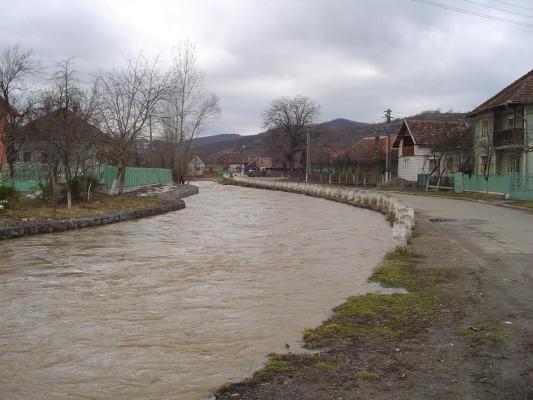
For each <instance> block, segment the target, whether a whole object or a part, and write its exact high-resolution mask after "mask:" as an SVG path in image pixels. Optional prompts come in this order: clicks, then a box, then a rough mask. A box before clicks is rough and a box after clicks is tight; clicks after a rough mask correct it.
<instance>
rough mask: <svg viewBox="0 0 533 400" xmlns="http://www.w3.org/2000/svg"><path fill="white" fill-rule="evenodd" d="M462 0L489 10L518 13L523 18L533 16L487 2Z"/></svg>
mask: <svg viewBox="0 0 533 400" xmlns="http://www.w3.org/2000/svg"><path fill="white" fill-rule="evenodd" d="M463 1H466V2H467V3H471V4H475V5H478V6H481V7H485V8H490V9H491V10H497V11H501V12H504V13H508V14H513V15H518V16H520V17H525V18H533V16H532V15H526V14H522V13H519V12H516V11H509V10H505V9H504V8H499V7H493V6H489V5H487V4H484V3H480V2H478V1H473V0H463Z"/></svg>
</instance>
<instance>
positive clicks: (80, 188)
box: [71, 175, 100, 199]
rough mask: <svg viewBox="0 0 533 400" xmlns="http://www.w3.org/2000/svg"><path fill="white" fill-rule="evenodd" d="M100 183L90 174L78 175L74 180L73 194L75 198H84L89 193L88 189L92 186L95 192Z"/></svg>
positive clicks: (92, 190)
mask: <svg viewBox="0 0 533 400" xmlns="http://www.w3.org/2000/svg"><path fill="white" fill-rule="evenodd" d="M99 184H100V183H99V182H98V179H96V178H95V177H94V176H90V175H82V176H78V177H77V178H76V179H74V180H73V181H72V185H71V194H72V198H73V199H83V198H84V197H85V194H86V193H87V189H88V188H89V187H90V188H91V192H94V190H95V189H96V187H97V186H98V185H99Z"/></svg>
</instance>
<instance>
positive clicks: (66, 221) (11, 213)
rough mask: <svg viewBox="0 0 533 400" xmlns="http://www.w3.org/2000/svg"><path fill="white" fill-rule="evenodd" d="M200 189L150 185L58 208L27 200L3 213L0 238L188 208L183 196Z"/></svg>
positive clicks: (82, 226) (0, 216)
mask: <svg viewBox="0 0 533 400" xmlns="http://www.w3.org/2000/svg"><path fill="white" fill-rule="evenodd" d="M196 193H198V188H197V187H196V186H192V185H182V186H176V187H168V186H163V187H159V188H151V189H150V190H149V191H148V192H146V191H142V192H137V193H127V194H123V195H119V196H107V195H102V194H99V195H96V197H95V198H94V199H93V200H92V201H91V202H88V203H81V204H77V205H74V206H73V207H72V208H70V209H68V208H67V207H66V206H65V205H60V206H57V207H55V208H53V207H51V206H49V205H47V204H37V205H36V204H35V203H33V204H28V205H25V204H24V203H23V204H22V205H19V206H17V207H16V208H13V209H9V210H7V211H6V212H4V213H3V214H2V215H0V240H5V239H13V238H17V237H23V236H29V235H37V234H44V233H52V232H62V231H67V230H73V229H81V228H86V227H90V226H98V225H107V224H112V223H117V222H123V221H129V220H132V219H138V218H143V217H148V216H153V215H158V214H163V213H167V212H171V211H177V210H181V209H183V208H185V203H184V202H183V200H181V199H182V198H185V197H187V196H191V195H193V194H196Z"/></svg>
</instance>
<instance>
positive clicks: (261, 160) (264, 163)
mask: <svg viewBox="0 0 533 400" xmlns="http://www.w3.org/2000/svg"><path fill="white" fill-rule="evenodd" d="M250 164H253V165H255V166H256V167H257V168H272V165H273V163H272V158H270V157H257V158H256V159H255V160H253V161H252V162H251V163H250ZM250 164H248V165H250Z"/></svg>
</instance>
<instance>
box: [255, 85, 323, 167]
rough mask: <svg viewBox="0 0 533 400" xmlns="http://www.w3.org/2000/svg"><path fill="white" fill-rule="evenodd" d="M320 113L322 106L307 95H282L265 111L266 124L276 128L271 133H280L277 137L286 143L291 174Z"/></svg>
mask: <svg viewBox="0 0 533 400" xmlns="http://www.w3.org/2000/svg"><path fill="white" fill-rule="evenodd" d="M319 114H320V106H319V105H317V104H315V103H314V102H313V101H312V100H311V99H310V98H309V97H305V96H295V97H281V98H279V99H276V100H274V101H273V102H272V103H271V105H270V107H269V108H268V109H267V110H265V111H264V112H263V123H264V126H265V127H267V128H271V129H274V130H273V132H271V133H270V134H271V135H280V137H279V138H277V139H278V140H279V141H280V142H281V143H284V144H285V145H284V148H285V159H286V160H287V163H288V165H289V173H290V174H291V175H292V174H294V161H295V157H296V155H297V154H298V153H300V152H302V151H303V150H304V147H305V139H306V134H307V132H311V131H313V123H314V122H315V119H316V118H317V117H318V115H319Z"/></svg>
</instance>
